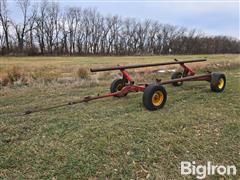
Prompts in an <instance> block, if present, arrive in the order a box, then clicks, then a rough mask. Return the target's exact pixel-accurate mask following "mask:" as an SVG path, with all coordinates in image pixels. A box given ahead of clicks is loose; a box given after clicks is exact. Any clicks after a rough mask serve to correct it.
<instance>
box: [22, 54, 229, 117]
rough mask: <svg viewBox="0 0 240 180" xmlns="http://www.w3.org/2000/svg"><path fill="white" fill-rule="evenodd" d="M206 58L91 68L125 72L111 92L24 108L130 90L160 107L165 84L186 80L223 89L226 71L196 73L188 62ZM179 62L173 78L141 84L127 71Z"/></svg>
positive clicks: (164, 98) (152, 106)
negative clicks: (201, 82) (203, 82)
mask: <svg viewBox="0 0 240 180" xmlns="http://www.w3.org/2000/svg"><path fill="white" fill-rule="evenodd" d="M203 61H206V59H195V60H185V61H180V60H177V59H174V61H171V62H162V63H155V64H140V65H128V66H115V67H107V68H91V69H90V71H91V72H93V73H95V72H103V71H120V72H121V74H122V77H121V78H118V79H115V80H113V82H112V83H111V85H110V92H109V93H106V94H103V95H97V96H87V97H84V98H83V99H81V100H79V101H72V102H68V103H65V104H61V105H57V106H52V107H48V108H42V109H34V110H28V111H25V113H24V114H30V113H33V112H39V111H44V110H49V109H53V108H58V107H62V106H67V105H73V104H78V103H84V102H89V101H92V100H97V99H102V98H106V97H119V98H120V97H124V96H126V95H127V94H129V93H132V92H140V91H141V92H143V98H142V101H143V105H144V106H145V107H146V109H148V110H150V111H154V110H158V109H161V108H163V106H164V105H165V103H166V101H167V91H166V89H165V87H164V85H167V84H172V85H173V86H181V85H182V84H183V82H189V81H206V82H208V83H210V89H211V91H213V92H217V93H219V92H223V90H224V88H225V86H226V76H225V74H224V73H219V72H210V71H208V72H207V73H205V74H201V75H196V73H195V72H194V70H193V69H192V68H190V67H189V66H187V65H186V64H189V63H197V62H203ZM173 64H179V65H180V67H182V68H181V69H182V70H181V71H177V72H174V73H173V74H172V76H171V79H170V80H166V81H162V80H161V79H156V80H155V82H153V83H150V84H147V83H144V84H143V83H142V84H138V83H136V82H135V81H134V79H133V77H132V76H131V75H130V74H129V73H128V72H127V70H128V69H135V68H146V67H155V66H166V65H173Z"/></svg>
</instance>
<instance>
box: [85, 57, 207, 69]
mask: <svg viewBox="0 0 240 180" xmlns="http://www.w3.org/2000/svg"><path fill="white" fill-rule="evenodd" d="M206 60H207V59H195V60H186V61H173V62H164V63H155V64H139V65H129V66H116V67H109V68H91V69H90V71H91V72H100V71H113V70H124V69H134V68H143V67H152V66H165V65H171V64H184V63H193V62H202V61H206Z"/></svg>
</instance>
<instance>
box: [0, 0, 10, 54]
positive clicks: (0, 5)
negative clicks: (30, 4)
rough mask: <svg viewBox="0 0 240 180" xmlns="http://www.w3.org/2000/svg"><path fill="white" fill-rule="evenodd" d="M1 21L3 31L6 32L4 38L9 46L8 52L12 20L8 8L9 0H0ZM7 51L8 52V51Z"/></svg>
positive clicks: (7, 46)
mask: <svg viewBox="0 0 240 180" xmlns="http://www.w3.org/2000/svg"><path fill="white" fill-rule="evenodd" d="M0 22H1V26H2V28H3V33H4V35H3V36H4V38H2V39H4V40H5V43H4V44H5V46H6V48H7V52H9V49H10V47H9V26H10V20H9V14H8V10H7V1H6V0H1V1H0ZM7 52H6V53H7Z"/></svg>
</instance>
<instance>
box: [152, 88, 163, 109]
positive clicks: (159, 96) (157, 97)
mask: <svg viewBox="0 0 240 180" xmlns="http://www.w3.org/2000/svg"><path fill="white" fill-rule="evenodd" d="M163 99H164V95H163V93H162V91H156V92H155V93H154V94H153V96H152V103H153V105H154V106H160V105H161V104H162V102H163Z"/></svg>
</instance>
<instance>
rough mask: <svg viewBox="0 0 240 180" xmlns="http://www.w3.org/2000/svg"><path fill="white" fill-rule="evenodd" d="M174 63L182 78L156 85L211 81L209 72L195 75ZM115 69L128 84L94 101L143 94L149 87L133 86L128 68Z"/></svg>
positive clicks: (158, 82)
mask: <svg viewBox="0 0 240 180" xmlns="http://www.w3.org/2000/svg"><path fill="white" fill-rule="evenodd" d="M175 61H176V62H177V63H176V64H179V65H180V66H181V67H182V68H183V75H184V76H183V77H182V78H178V79H172V80H167V81H161V79H156V84H159V85H164V84H172V83H174V82H184V81H211V72H208V73H207V74H203V75H195V74H196V73H195V72H194V70H193V69H192V68H190V67H188V66H187V65H185V63H184V61H183V62H181V61H178V60H176V59H175ZM197 61H198V60H197ZM201 61H205V60H201ZM187 62H189V61H187ZM191 62H192V61H191ZM173 64H175V63H173ZM166 65H168V64H166ZM130 67H132V66H130ZM116 68H119V70H120V72H121V74H122V78H123V79H124V80H126V82H128V83H126V84H125V86H124V87H123V88H122V89H121V90H120V91H118V92H114V93H106V94H104V95H100V96H97V97H96V98H94V99H101V98H105V97H111V96H118V97H121V96H124V95H125V94H127V93H130V92H139V91H142V92H143V91H144V90H145V88H146V87H147V86H148V85H149V84H136V85H135V81H134V80H133V78H132V77H131V75H130V74H129V73H128V72H127V71H126V69H130V68H128V67H126V69H125V68H124V66H123V68H121V67H116ZM109 69H110V68H109ZM113 70H118V69H113ZM90 71H91V72H98V71H108V68H106V70H105V69H90ZM87 99H89V100H92V98H91V99H90V98H89V97H87Z"/></svg>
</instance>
